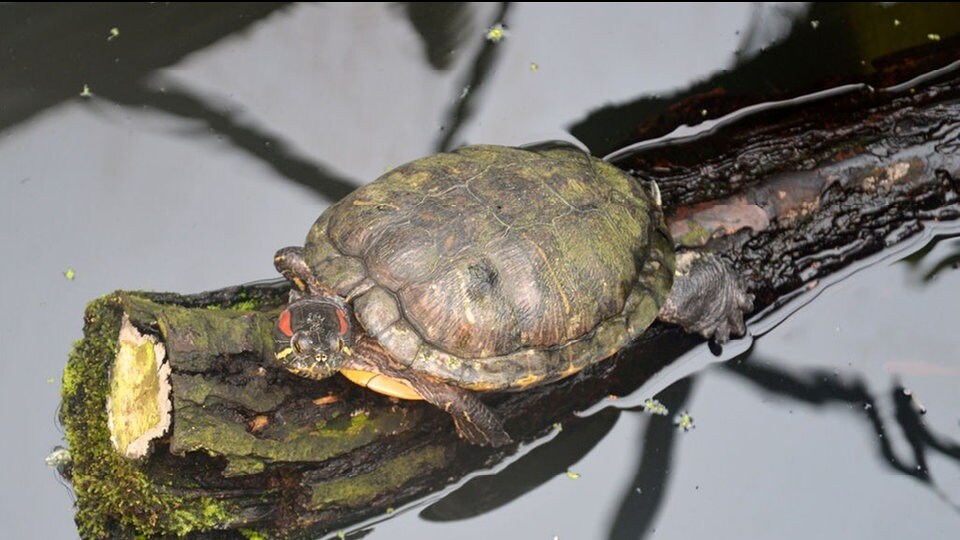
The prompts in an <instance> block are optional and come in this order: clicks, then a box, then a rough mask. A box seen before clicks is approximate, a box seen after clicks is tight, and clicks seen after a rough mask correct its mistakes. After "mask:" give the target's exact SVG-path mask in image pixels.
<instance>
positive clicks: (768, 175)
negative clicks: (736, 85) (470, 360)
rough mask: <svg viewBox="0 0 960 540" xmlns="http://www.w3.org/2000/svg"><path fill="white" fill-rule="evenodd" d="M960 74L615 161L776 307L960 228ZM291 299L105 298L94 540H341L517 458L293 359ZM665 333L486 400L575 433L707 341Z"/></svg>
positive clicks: (91, 414)
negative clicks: (160, 347)
mask: <svg viewBox="0 0 960 540" xmlns="http://www.w3.org/2000/svg"><path fill="white" fill-rule="evenodd" d="M949 75H950V74H948V76H946V77H944V78H943V80H941V81H939V82H937V81H933V82H929V81H928V82H926V83H923V84H915V85H906V86H905V87H903V88H898V89H894V90H883V91H872V90H869V89H860V90H856V91H851V92H848V93H846V94H843V95H840V96H837V97H833V98H828V99H824V100H820V101H814V102H808V103H803V104H798V105H795V106H792V107H790V108H789V110H783V109H777V111H775V112H776V114H772V115H771V114H767V113H761V114H759V115H756V116H752V117H748V118H747V119H746V120H744V121H741V122H737V123H733V124H731V125H729V126H726V127H724V128H722V129H720V130H719V131H715V132H713V133H711V134H708V135H706V136H704V137H701V138H699V139H697V140H692V141H685V142H680V143H677V142H675V143H673V144H672V145H670V146H660V147H646V148H644V149H643V150H641V151H636V152H632V153H625V154H622V155H620V156H619V157H618V158H617V160H616V163H617V164H618V165H620V166H621V167H623V168H626V169H631V170H633V171H634V172H636V173H637V174H638V175H640V176H644V177H647V178H653V179H656V181H657V182H658V184H659V186H660V189H661V191H662V193H663V196H664V204H665V206H666V208H667V209H668V213H669V216H670V221H671V228H672V230H673V232H674V234H675V235H676V238H677V240H678V242H679V243H680V244H682V245H683V246H686V247H687V248H691V249H710V250H713V251H717V252H720V253H722V254H723V255H724V256H725V257H727V258H728V259H729V260H730V261H731V262H732V264H733V265H734V266H735V267H736V269H737V270H738V271H739V272H741V273H742V275H744V276H745V277H746V279H747V281H748V283H749V285H750V289H751V292H753V293H754V294H755V295H756V297H757V302H756V303H757V306H756V307H757V309H758V310H759V309H762V308H763V307H765V306H769V305H771V304H772V303H774V302H776V301H777V299H778V298H781V297H783V295H786V294H790V293H792V292H793V291H798V290H802V289H803V288H805V287H808V286H810V284H811V283H814V282H815V280H816V279H818V278H819V277H820V276H823V275H826V274H828V273H830V272H833V271H835V270H837V269H839V268H842V267H844V266H845V265H848V264H849V263H851V262H852V261H854V260H857V259H859V258H862V257H864V256H866V255H869V254H871V253H874V252H876V251H878V250H881V249H883V248H884V247H886V246H889V245H891V244H893V243H896V242H898V241H901V240H903V239H904V238H906V237H907V236H910V235H911V234H914V233H916V232H917V231H918V230H920V229H921V228H922V227H923V226H924V225H923V223H924V222H925V221H930V220H952V219H956V218H957V217H960V204H958V200H960V197H958V193H960V184H958V175H960V154H958V152H957V149H958V148H960V143H958V133H960V103H958V100H957V97H958V95H960V85H958V81H957V79H956V78H954V77H952V76H949ZM285 300H286V286H285V285H284V284H271V285H259V286H248V287H234V288H230V289H224V290H220V291H215V292H212V293H205V294H200V295H193V296H181V295H176V294H155V293H138V292H118V293H114V294H111V295H108V296H106V297H104V298H102V299H100V300H97V301H94V302H92V303H91V304H90V306H89V308H88V311H87V315H86V326H85V338H84V340H82V341H81V342H79V343H78V344H77V346H76V348H75V350H74V352H73V353H72V355H71V359H70V362H69V365H68V366H67V370H66V374H65V377H64V388H63V409H62V418H63V422H64V424H65V425H66V428H67V436H68V442H69V445H70V450H71V452H72V456H73V464H72V467H71V468H70V469H69V470H65V471H64V472H65V473H67V474H69V475H70V476H71V477H72V480H73V482H74V486H75V489H76V492H77V506H78V516H77V521H78V524H79V527H80V532H81V535H82V536H84V537H105V536H130V535H132V534H134V533H140V534H195V535H200V534H203V535H207V536H219V535H223V536H225V537H234V536H237V535H238V534H239V533H238V532H237V531H240V530H245V531H246V534H248V535H250V534H253V533H252V532H251V531H260V532H266V533H269V534H271V535H272V534H277V533H278V532H279V533H280V534H286V535H295V534H298V533H297V531H308V530H309V531H311V532H312V533H315V532H317V531H322V530H331V529H334V528H336V527H338V526H340V525H342V524H344V523H347V522H352V521H356V520H358V519H361V518H364V517H370V516H374V515H377V514H381V513H384V512H388V511H389V510H388V509H389V508H392V507H396V506H398V505H399V504H402V503H403V502H405V501H408V500H410V499H412V498H415V497H418V496H422V495H424V494H426V493H428V492H430V491H434V490H437V489H439V488H441V487H443V486H444V485H446V484H447V483H449V482H450V481H451V479H456V478H459V477H461V476H462V475H463V474H465V473H467V472H469V471H472V470H476V469H478V468H481V467H484V466H488V465H490V464H492V463H496V462H497V461H499V460H501V459H502V458H503V457H505V455H507V454H509V453H511V452H513V451H514V450H515V447H507V448H504V449H496V450H492V449H484V448H476V447H472V446H469V445H468V444H466V443H463V442H461V441H459V440H458V439H457V437H456V435H455V433H454V430H453V427H452V424H451V422H450V420H449V417H448V416H447V415H446V414H444V413H442V412H440V411H439V410H436V409H434V408H432V407H430V406H429V405H427V404H423V403H396V402H393V401H391V400H390V399H389V398H386V397H382V396H378V395H374V394H371V393H369V392H367V391H365V390H364V389H361V388H359V387H355V386H353V385H351V384H349V383H347V382H346V381H344V380H342V379H340V378H333V379H329V380H326V381H322V382H315V381H309V380H305V379H301V378H298V377H296V376H293V375H290V374H288V373H286V372H285V371H283V370H281V369H277V368H275V367H274V366H273V363H272V354H273V349H272V346H273V345H272V342H271V339H270V332H271V328H272V325H273V324H274V321H275V318H276V315H277V313H278V312H279V310H280V309H281V306H282V305H283V303H284V302H285ZM124 314H126V315H127V316H128V317H129V319H130V321H131V322H132V323H133V324H134V326H136V328H137V329H138V330H139V331H140V332H141V333H144V334H150V335H154V336H157V338H158V339H159V340H160V341H161V342H162V343H164V344H165V346H166V350H167V356H168V360H167V361H168V362H169V365H170V369H171V373H172V375H171V382H172V387H173V388H172V399H173V412H172V414H173V418H172V427H171V428H170V430H169V431H168V432H167V433H166V434H165V435H164V436H162V437H160V438H158V439H156V440H155V441H153V443H152V452H151V453H150V455H149V456H148V457H147V458H145V459H142V460H131V459H128V458H124V457H121V456H120V455H119V454H117V453H116V452H115V451H114V450H113V447H112V445H111V444H110V442H109V433H108V430H107V421H106V416H107V414H106V408H105V399H106V395H107V392H108V389H109V385H110V373H111V364H112V362H113V360H114V358H115V356H116V354H117V336H118V333H119V330H120V327H121V322H122V320H123V315H124ZM663 330H664V327H663V326H661V325H655V326H654V328H652V329H651V331H649V332H648V335H647V336H645V338H644V339H643V340H641V342H640V343H637V344H635V345H634V346H633V347H632V348H631V349H630V350H627V351H624V352H623V353H622V354H621V355H620V356H619V357H618V359H617V360H615V361H608V362H604V363H601V364H599V365H597V366H594V367H593V368H591V369H588V370H587V371H586V372H584V373H581V374H579V375H577V376H574V377H572V378H570V379H567V380H564V381H561V382H559V383H557V384H554V385H550V386H547V387H542V388H539V389H534V390H531V391H527V392H523V393H516V394H508V395H501V396H491V398H490V399H489V400H488V402H489V404H490V405H491V407H492V408H493V409H494V410H495V411H496V412H497V413H498V414H499V415H501V417H502V418H503V419H504V420H505V426H506V428H507V430H508V431H509V432H510V433H511V435H512V436H513V437H514V439H515V440H517V441H518V442H522V441H529V440H532V439H534V438H537V437H540V436H542V435H544V434H546V433H548V432H549V431H551V430H554V429H556V427H555V424H556V423H567V422H575V421H576V420H575V418H574V417H573V416H572V413H573V412H574V411H577V410H582V409H584V408H586V407H589V406H590V405H592V404H594V403H596V402H597V401H598V400H599V399H601V398H603V397H604V396H607V395H608V394H610V393H614V394H621V393H628V392H630V391H631V390H632V389H634V388H636V387H637V386H639V385H640V384H641V383H642V382H643V381H644V380H645V379H646V378H647V377H649V375H650V374H651V373H654V372H656V371H657V370H658V369H659V368H660V367H661V366H662V365H663V363H664V362H666V361H669V359H670V358H672V357H673V353H674V352H676V349H677V348H683V347H686V346H688V345H689V344H690V343H692V342H693V341H692V340H689V339H680V338H678V336H677V335H676V334H666V335H665V333H664V331H663ZM666 337H669V339H666ZM651 340H653V341H658V343H656V347H652V346H650V345H651V343H650V342H651ZM218 531H220V532H218Z"/></svg>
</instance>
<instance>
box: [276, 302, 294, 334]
mask: <svg viewBox="0 0 960 540" xmlns="http://www.w3.org/2000/svg"><path fill="white" fill-rule="evenodd" d="M277 328H279V329H280V331H281V332H283V335H285V336H287V337H292V336H293V328H291V327H290V310H289V309H285V310H283V313H281V314H280V320H278V321H277Z"/></svg>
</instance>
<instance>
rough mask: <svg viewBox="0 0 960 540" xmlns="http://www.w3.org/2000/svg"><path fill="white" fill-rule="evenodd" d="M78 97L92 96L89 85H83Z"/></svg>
mask: <svg viewBox="0 0 960 540" xmlns="http://www.w3.org/2000/svg"><path fill="white" fill-rule="evenodd" d="M80 97H83V98H92V97H93V92H91V91H90V87H89V86H87V85H83V91H81V92H80Z"/></svg>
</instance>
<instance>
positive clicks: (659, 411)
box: [643, 398, 670, 416]
mask: <svg viewBox="0 0 960 540" xmlns="http://www.w3.org/2000/svg"><path fill="white" fill-rule="evenodd" d="M643 412H647V413H650V414H655V415H657V416H666V415H667V414H669V413H670V411H669V410H668V409H667V406H666V405H664V404H663V403H660V402H659V401H657V400H655V399H653V398H648V399H647V400H646V401H644V402H643Z"/></svg>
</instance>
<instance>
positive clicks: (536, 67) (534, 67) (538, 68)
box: [530, 62, 540, 71]
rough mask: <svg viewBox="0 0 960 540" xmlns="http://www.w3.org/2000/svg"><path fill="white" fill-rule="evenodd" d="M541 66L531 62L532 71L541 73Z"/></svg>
mask: <svg viewBox="0 0 960 540" xmlns="http://www.w3.org/2000/svg"><path fill="white" fill-rule="evenodd" d="M539 70H540V66H539V65H538V64H537V63H536V62H530V71H539Z"/></svg>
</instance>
